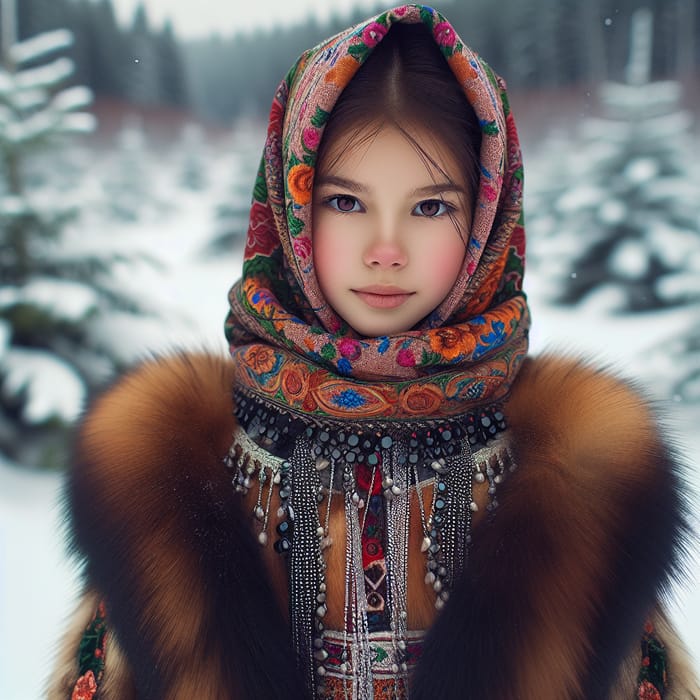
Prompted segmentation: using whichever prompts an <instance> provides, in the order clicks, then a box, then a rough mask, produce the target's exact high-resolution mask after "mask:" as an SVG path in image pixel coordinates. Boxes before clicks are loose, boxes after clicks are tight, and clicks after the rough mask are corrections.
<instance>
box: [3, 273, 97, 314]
mask: <svg viewBox="0 0 700 700" xmlns="http://www.w3.org/2000/svg"><path fill="white" fill-rule="evenodd" d="M22 303H25V304H34V305H36V306H39V307H42V308H44V309H46V310H47V311H51V312H52V315H53V316H54V317H57V318H63V319H65V320H69V321H79V320H81V319H83V318H84V317H85V316H87V315H88V314H89V313H90V312H92V311H94V310H95V307H96V306H97V304H98V296H97V292H96V291H95V290H94V289H93V288H92V287H90V286H88V285H86V284H82V283H81V282H73V281H72V280H61V279H55V278H50V277H46V278H43V277H34V278H33V279H31V280H30V281H29V282H27V284H25V285H24V286H22V287H0V308H1V307H3V306H5V307H6V306H11V305H14V304H22Z"/></svg>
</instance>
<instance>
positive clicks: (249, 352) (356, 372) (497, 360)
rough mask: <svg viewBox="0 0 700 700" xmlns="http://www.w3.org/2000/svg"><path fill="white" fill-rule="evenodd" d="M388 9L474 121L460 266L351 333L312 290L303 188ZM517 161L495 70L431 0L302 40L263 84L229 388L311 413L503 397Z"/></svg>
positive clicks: (394, 410) (451, 408)
mask: <svg viewBox="0 0 700 700" xmlns="http://www.w3.org/2000/svg"><path fill="white" fill-rule="evenodd" d="M398 22H408V23H421V22H422V23H423V24H424V25H425V26H426V27H427V29H428V30H429V31H430V33H431V35H432V37H433V38H434V40H435V42H436V44H437V45H438V47H439V48H440V50H441V52H442V54H443V56H444V57H445V60H446V61H447V63H448V65H449V67H450V68H451V70H452V72H453V73H454V76H455V80H457V81H458V83H459V84H460V85H461V86H462V88H463V90H464V93H465V95H466V97H467V99H468V101H469V102H470V104H471V105H472V107H473V109H474V111H475V113H476V115H477V118H478V119H479V123H480V125H481V130H482V140H481V143H482V145H481V153H480V163H479V166H480V173H481V175H480V184H479V191H478V195H477V198H476V204H475V208H474V216H473V223H472V229H471V234H470V239H469V242H468V245H467V251H466V256H465V260H464V266H463V269H462V271H461V274H460V275H459V277H458V279H457V282H456V284H455V286H454V288H453V289H452V290H451V291H450V293H449V294H448V296H447V297H446V298H445V299H444V301H443V302H442V303H441V304H440V305H439V306H438V307H437V308H436V309H435V310H434V311H433V312H432V313H431V314H430V315H429V316H428V317H427V318H426V319H424V320H423V321H422V322H421V324H420V325H418V326H416V327H415V328H414V329H412V330H410V331H407V332H404V333H398V334H396V335H391V336H380V337H376V338H365V337H358V336H357V334H356V333H355V332H354V331H353V330H352V329H351V328H349V327H348V326H347V324H346V323H345V322H344V321H343V320H342V319H341V318H340V317H339V316H338V315H337V314H336V313H335V311H334V310H333V309H332V308H331V307H330V305H329V304H328V303H327V301H326V300H325V299H324V297H323V295H322V293H321V291H320V288H319V284H318V280H317V277H316V274H315V271H314V261H313V255H312V236H313V231H312V223H311V222H312V215H311V208H312V188H313V180H314V169H315V166H316V159H317V154H318V149H319V145H320V142H321V139H322V137H323V129H324V125H325V124H326V122H327V120H328V118H329V116H330V114H331V111H332V109H333V106H334V104H335V102H336V101H337V99H338V97H339V95H340V93H341V92H342V90H343V88H344V87H345V86H346V85H347V84H348V83H349V82H350V81H351V80H352V78H353V76H354V74H355V72H356V71H357V70H358V68H359V67H360V66H361V65H362V63H363V62H364V61H365V59H366V58H367V56H368V55H369V54H370V53H371V52H372V50H373V48H374V47H375V46H376V45H377V44H378V43H379V42H380V41H381V40H382V39H383V38H384V36H385V35H386V34H387V32H388V31H389V30H390V29H391V27H392V25H394V24H395V23H398ZM522 185H523V170H522V162H521V155H520V147H519V143H518V136H517V132H516V128H515V122H514V120H513V117H512V115H511V113H510V108H509V105H508V100H507V96H506V92H505V85H504V83H503V81H502V80H501V79H500V78H499V77H497V76H496V75H495V74H494V73H493V71H492V70H491V69H490V68H489V66H488V65H487V64H486V63H485V62H484V61H483V60H482V59H481V58H480V57H479V56H477V55H476V54H475V53H474V52H473V51H471V50H470V49H469V48H468V47H467V46H466V45H465V44H464V43H463V42H462V40H461V39H460V38H459V37H458V36H457V34H456V32H455V30H454V29H453V27H452V26H451V25H450V23H449V22H448V21H447V20H446V19H445V18H444V17H443V16H442V15H441V14H440V13H438V12H437V11H436V10H434V9H432V8H430V7H427V6H421V5H403V6H400V7H396V8H394V9H391V10H388V11H386V12H382V13H381V14H379V15H378V16H376V17H374V18H373V19H370V20H368V21H366V22H364V23H363V24H360V25H358V26H355V27H352V28H350V29H348V30H346V31H345V32H343V33H341V34H338V35H336V36H334V37H332V38H330V39H329V40H327V41H325V42H324V43H322V44H320V45H319V46H317V47H315V48H313V49H310V50H309V51H307V52H306V53H304V54H303V55H302V56H301V58H300V59H299V60H298V61H297V63H296V64H295V65H294V66H293V68H292V69H291V70H290V72H289V73H288V75H287V77H286V78H285V79H284V80H283V81H282V83H281V84H280V86H279V88H278V90H277V93H276V95H275V97H274V100H273V104H272V109H271V111H270V119H269V125H268V130H267V140H266V143H265V149H264V153H263V157H262V160H261V164H260V169H259V172H258V177H257V181H256V184H255V189H254V192H253V204H252V207H251V212H250V223H249V228H248V236H247V241H246V248H245V256H244V263H243V276H242V278H241V280H239V281H238V282H237V283H236V284H235V285H234V286H233V288H232V289H231V292H230V295H229V301H230V306H231V309H230V312H229V314H228V317H227V321H226V336H227V338H228V340H229V343H230V347H231V353H232V355H233V358H234V360H235V362H236V367H237V380H238V383H239V385H240V387H241V388H243V389H247V390H249V391H252V392H254V393H258V394H260V395H262V396H264V397H265V398H266V399H268V400H270V401H272V402H274V403H278V404H280V405H282V406H285V407H287V408H291V409H293V410H297V411H301V412H305V413H308V414H312V415H318V416H332V417H347V418H351V419H353V420H362V419H366V418H375V419H376V418H383V419H391V420H396V419H405V418H413V419H415V418H417V417H441V416H449V415H456V414H459V413H463V412H464V411H466V410H468V409H469V408H473V407H474V406H475V405H478V404H483V403H490V402H493V401H497V400H498V399H500V398H502V397H503V396H504V395H505V394H506V393H507V391H508V389H509V387H510V385H511V383H512V381H513V379H514V378H515V375H516V373H517V370H518V368H519V366H520V363H521V361H522V359H523V357H524V356H525V354H526V352H527V329H528V325H529V314H528V308H527V303H526V301H525V297H524V294H523V293H522V277H523V269H524V259H525V232H524V228H523V225H522Z"/></svg>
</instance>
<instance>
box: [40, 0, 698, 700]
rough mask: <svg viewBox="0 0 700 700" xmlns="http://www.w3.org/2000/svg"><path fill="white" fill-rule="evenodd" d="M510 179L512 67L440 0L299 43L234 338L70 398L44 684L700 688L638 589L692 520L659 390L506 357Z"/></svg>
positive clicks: (537, 690)
mask: <svg viewBox="0 0 700 700" xmlns="http://www.w3.org/2000/svg"><path fill="white" fill-rule="evenodd" d="M522 181H523V179H522V166H521V160H520V151H519V147H518V140H517V134H516V129H515V124H514V121H513V117H512V115H511V113H510V110H509V107H508V102H507V99H506V93H505V88H504V85H503V83H502V81H501V80H500V79H499V78H498V77H496V76H495V75H494V74H493V72H492V71H491V70H490V68H489V67H488V66H487V65H486V64H485V63H484V62H483V61H482V60H481V59H480V58H479V57H478V56H476V55H475V54H474V53H473V52H472V51H470V50H469V49H468V48H467V47H466V46H465V45H464V43H463V42H462V41H461V39H460V38H459V37H458V36H457V35H456V34H455V32H454V29H453V28H452V26H451V25H450V24H449V23H448V22H447V20H445V18H444V17H442V16H441V15H440V14H439V13H437V12H436V11H435V10H433V9H431V8H429V7H421V6H419V5H406V6H402V7H397V8H395V9H392V10H389V11H387V12H383V13H382V14H380V15H379V16H377V17H375V18H374V19H372V20H369V21H367V22H366V23H364V24H362V25H360V26H357V27H353V28H351V29H349V30H347V31H346V32H344V33H342V34H340V35H338V36H335V37H332V38H331V39H329V40H328V41H327V42H325V43H324V44H322V45H320V46H318V47H316V48H314V49H311V50H310V51H308V52H307V53H305V54H304V55H303V56H302V57H301V58H300V60H299V61H298V62H297V64H296V65H295V66H294V68H293V69H292V70H291V71H290V73H289V74H288V76H287V77H286V79H285V80H284V81H283V82H282V84H281V85H280V87H279V89H278V92H277V94H276V95H275V99H274V102H273V105H272V110H271V113H270V122H269V127H268V134H267V141H266V145H265V152H264V155H263V159H262V162H261V167H260V171H259V174H258V180H257V182H256V185H255V190H254V198H253V204H252V207H251V214H250V226H249V230H248V239H247V245H246V252H245V260H244V264H243V275H242V278H241V280H240V281H239V282H237V283H236V284H235V285H234V287H233V289H232V290H231V294H230V305H231V309H230V313H229V316H228V319H227V324H226V333H227V338H228V340H229V342H230V346H231V353H232V356H233V361H231V360H229V359H226V360H223V359H219V358H214V357H209V356H194V355H180V356H176V357H171V358H166V359H162V360H159V361H155V362H150V363H146V364H144V365H143V366H141V367H139V368H137V369H135V370H134V371H133V372H132V373H131V374H128V375H127V376H125V377H124V378H122V379H121V380H120V381H119V382H118V383H117V384H116V385H115V386H114V387H113V388H112V389H110V390H109V391H108V392H107V393H106V394H105V395H104V396H102V397H101V398H100V399H98V400H97V401H96V402H95V404H94V405H93V406H92V408H91V410H90V411H89V412H88V414H87V416H86V418H85V420H84V422H83V425H82V428H81V430H80V434H79V438H78V441H77V449H76V454H75V466H74V469H73V471H72V474H71V478H70V485H69V502H70V508H71V516H72V524H73V531H74V538H75V544H76V548H77V550H78V551H79V552H80V553H81V554H82V555H83V556H84V557H85V559H86V562H87V568H86V580H87V592H86V594H85V598H84V602H83V604H82V607H81V610H80V612H79V613H78V615H77V616H76V624H75V629H74V630H73V631H72V632H71V633H70V634H69V635H68V637H67V640H66V644H65V653H64V659H63V665H62V667H61V668H60V670H59V672H57V674H56V678H55V679H54V683H53V686H52V691H51V694H50V697H51V698H54V697H55V698H59V697H60V698H65V697H72V698H74V699H75V698H92V697H96V696H97V694H99V697H100V698H102V699H110V698H120V699H123V698H177V699H185V698H187V699H189V698H195V697H196V698H225V697H233V698H282V697H285V698H290V697H292V698H309V697H314V698H346V697H352V698H376V699H379V698H394V697H397V698H404V697H408V696H409V694H410V697H411V698H429V697H435V698H441V699H443V698H448V699H449V698H485V699H486V698H493V699H497V700H506V699H515V698H518V699H526V700H530V699H535V698H537V699H543V698H544V699H549V698H551V699H552V700H562V699H564V698H589V699H591V700H599V699H602V698H620V699H621V698H626V699H629V698H632V697H635V696H636V697H638V698H661V697H666V698H688V697H693V693H697V692H698V691H697V686H696V685H695V684H694V680H693V678H692V674H691V671H690V669H689V666H688V663H687V660H686V657H685V655H684V652H683V649H682V645H681V644H680V642H679V641H678V639H677V638H676V636H675V635H674V633H673V631H672V630H671V629H670V627H669V625H668V623H667V621H666V619H665V617H664V616H663V614H662V612H661V611H660V609H659V607H658V603H659V600H660V598H661V596H662V594H663V591H664V589H665V587H666V585H667V584H668V582H669V579H670V577H671V576H672V575H673V574H674V572H675V571H676V569H677V565H678V550H679V548H680V546H681V541H682V536H683V533H684V520H683V505H682V496H681V494H680V484H679V478H678V474H677V470H676V467H675V465H674V461H673V457H672V455H671V454H670V452H669V450H668V449H667V447H666V446H665V444H664V440H663V438H662V436H661V435H660V433H659V429H658V427H657V424H656V421H655V419H654V417H653V416H652V414H651V412H650V410H649V407H648V406H647V405H646V404H645V402H644V401H643V399H641V398H640V397H639V396H638V395H637V394H636V393H635V392H634V391H633V390H632V389H630V388H629V387H628V386H626V385H624V384H622V383H621V382H619V381H617V380H616V379H614V378H612V377H610V376H608V375H606V374H604V373H600V372H597V371H595V370H593V369H590V368H589V367H587V366H585V365H583V364H581V363H579V362H575V361H571V360H565V359H557V358H553V357H547V358H540V359H526V351H527V329H528V324H529V316H528V310H527V305H526V301H525V297H524V295H523V293H522V291H521V283H522V273H523V261H524V229H523V226H522V208H521V205H522ZM231 396H233V401H232V399H231ZM640 644H641V647H640ZM76 679H77V681H76ZM699 697H700V696H699Z"/></svg>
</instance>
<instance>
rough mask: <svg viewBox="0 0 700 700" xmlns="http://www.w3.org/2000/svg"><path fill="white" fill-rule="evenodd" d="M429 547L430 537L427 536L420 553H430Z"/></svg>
mask: <svg viewBox="0 0 700 700" xmlns="http://www.w3.org/2000/svg"><path fill="white" fill-rule="evenodd" d="M428 547H430V537H428V536H427V535H426V536H425V537H424V538H423V541H422V542H421V545H420V551H421V552H427V551H428Z"/></svg>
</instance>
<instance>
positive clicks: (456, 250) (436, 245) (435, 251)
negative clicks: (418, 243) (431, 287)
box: [422, 230, 466, 294]
mask: <svg viewBox="0 0 700 700" xmlns="http://www.w3.org/2000/svg"><path fill="white" fill-rule="evenodd" d="M465 255H466V248H465V246H464V243H462V241H461V239H460V238H459V236H457V234H456V233H455V232H454V230H453V231H451V232H450V235H448V236H444V237H441V239H440V240H435V241H433V243H432V245H430V246H428V247H426V249H425V251H424V253H423V255H422V259H423V260H424V264H425V268H426V272H429V275H430V278H431V279H432V280H433V281H434V283H435V284H436V285H437V286H439V287H440V289H443V290H445V294H447V292H448V291H449V290H450V289H451V288H452V287H453V286H454V284H455V282H456V281H457V278H458V277H459V274H460V272H461V271H462V265H463V264H464V257H465Z"/></svg>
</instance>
